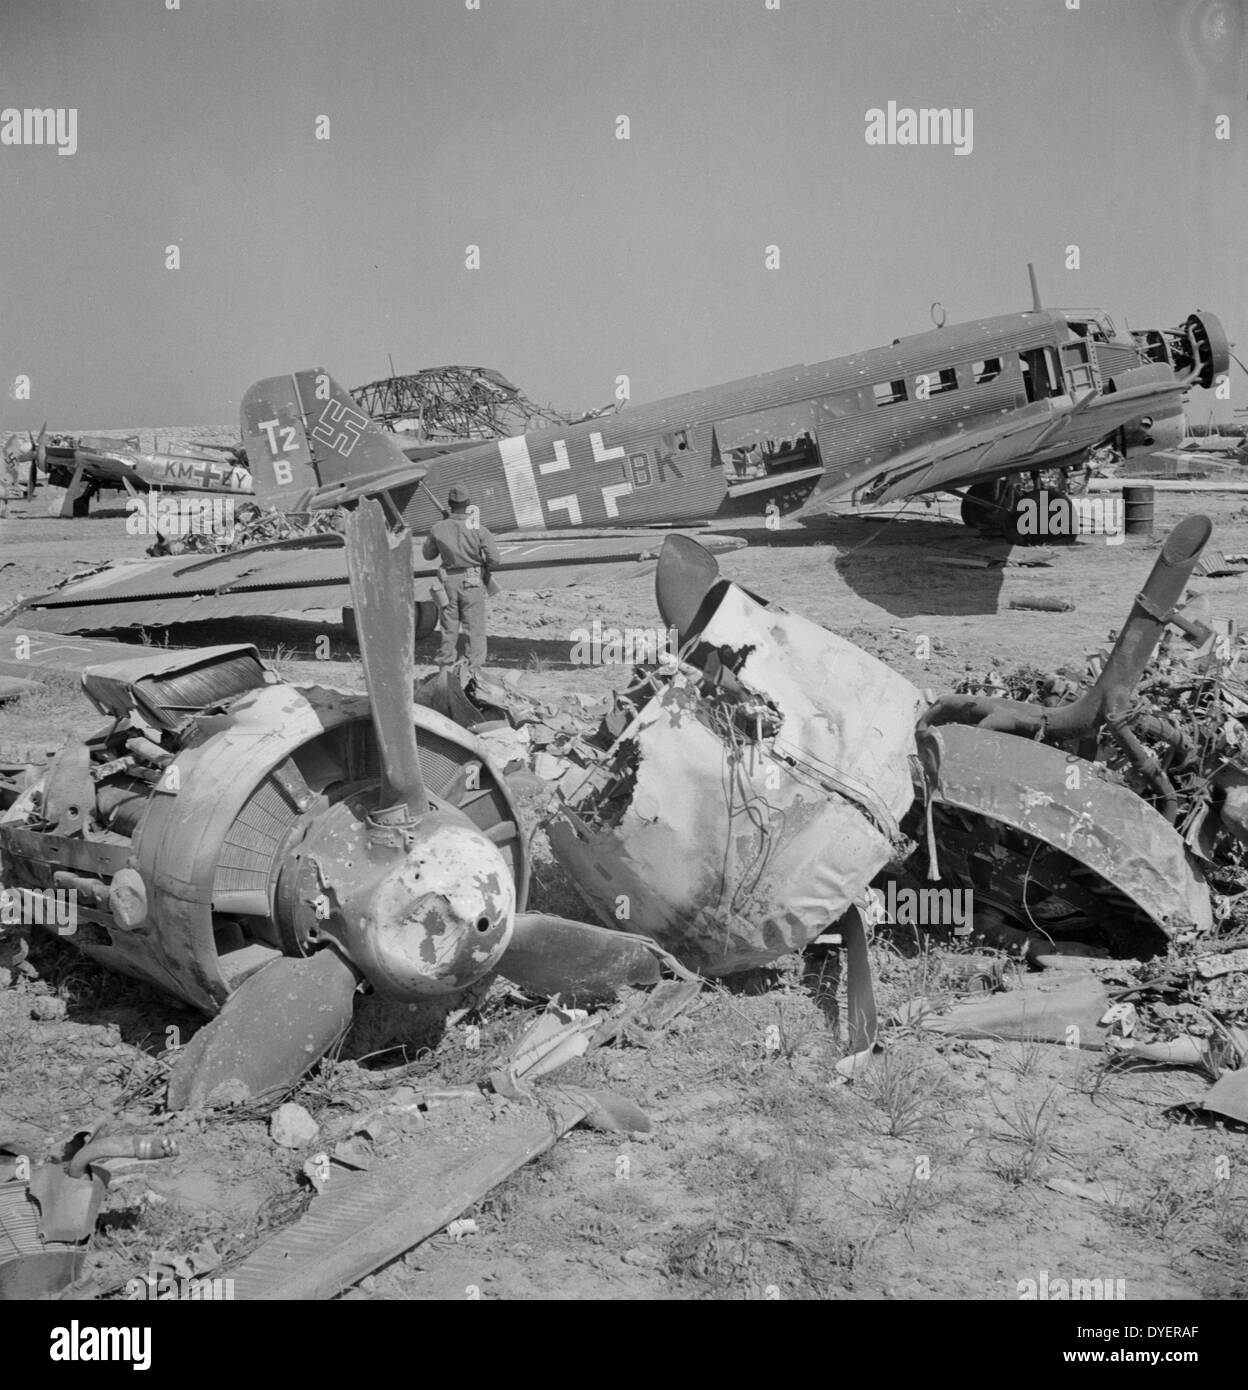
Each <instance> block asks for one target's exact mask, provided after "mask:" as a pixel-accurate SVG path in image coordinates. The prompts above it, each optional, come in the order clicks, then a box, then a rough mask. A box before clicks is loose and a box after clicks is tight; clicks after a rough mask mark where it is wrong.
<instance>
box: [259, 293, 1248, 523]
mask: <svg viewBox="0 0 1248 1390" xmlns="http://www.w3.org/2000/svg"><path fill="white" fill-rule="evenodd" d="M1032 288H1033V299H1034V307H1033V308H1032V309H1030V310H1027V311H1026V312H1023V313H1017V314H1005V315H1001V316H999V317H996V318H988V319H977V320H974V321H972V322H970V323H963V324H958V325H954V326H951V327H948V328H945V327H941V328H937V329H935V330H934V331H930V332H926V333H921V334H918V335H916V336H914V337H911V338H899V339H897V340H896V341H895V342H894V343H893V344H892V345H890V346H889V347H883V348H875V349H873V350H871V351H868V352H861V353H854V354H852V355H850V356H848V357H838V358H833V359H831V360H830V361H827V362H820V363H817V364H816V365H814V366H796V367H788V368H784V369H782V370H780V371H775V372H768V373H765V374H764V375H761V376H755V377H749V378H747V379H745V380H742V381H736V382H730V383H728V384H727V385H724V386H717V387H711V388H709V389H707V390H703V391H694V392H690V393H689V394H687V395H683V396H675V397H672V398H670V399H668V400H663V401H657V402H654V403H653V404H651V405H644V406H638V407H635V408H630V409H629V410H628V411H626V412H624V413H622V414H619V415H616V416H613V417H610V418H609V419H593V420H589V421H586V422H584V423H581V424H577V425H558V426H554V427H552V428H548V429H543V430H540V431H536V432H534V433H530V434H526V435H522V436H516V437H513V438H508V439H500V440H491V441H488V442H484V443H481V442H478V443H471V444H466V445H460V446H458V447H456V448H455V449H454V451H453V452H447V453H444V454H442V455H441V456H439V454H438V453H437V452H436V451H435V450H433V449H424V450H421V451H419V453H417V454H415V455H414V457H413V458H410V459H409V458H405V457H404V456H403V454H402V452H401V449H400V447H399V445H398V443H397V441H396V440H395V439H394V438H393V437H392V436H387V435H386V434H384V433H382V432H379V431H377V430H376V429H374V428H372V426H371V422H370V421H369V419H368V417H367V416H365V415H364V414H362V413H361V411H360V410H359V409H358V408H357V407H356V406H355V404H354V402H352V401H351V399H350V397H349V396H348V395H347V393H346V392H344V391H343V390H342V389H341V388H340V387H339V386H338V385H337V384H336V383H335V382H334V381H333V379H332V378H331V377H330V376H328V375H327V374H326V373H325V372H323V371H316V370H312V371H302V372H296V373H295V374H294V375H293V376H281V377H273V378H270V379H269V380H267V381H262V382H259V383H257V384H256V385H255V386H253V387H252V388H251V389H250V390H249V391H248V392H247V395H246V397H245V398H244V401H243V407H242V417H243V420H242V429H243V436H244V441H245V443H246V446H247V456H248V459H249V461H250V465H251V470H252V473H253V475H254V477H255V484H256V491H257V494H258V495H259V496H260V497H262V498H265V499H267V500H269V501H271V502H275V503H276V504H277V505H278V506H279V507H281V508H283V509H289V510H299V511H303V510H307V509H309V508H315V507H321V506H331V505H337V504H339V503H342V502H345V501H349V500H351V499H353V498H355V497H359V496H362V495H366V494H375V493H378V492H385V493H386V494H388V495H389V497H390V498H391V500H392V502H393V504H394V505H395V507H396V508H397V510H398V511H399V512H400V513H401V514H402V517H403V519H404V521H406V523H407V524H408V525H409V526H410V527H411V528H412V529H413V530H414V531H423V530H427V529H428V528H429V526H431V525H432V524H433V523H434V522H435V521H436V520H437V516H438V513H437V510H436V500H435V496H434V495H431V494H439V493H441V492H444V491H445V489H446V488H447V487H449V486H450V485H451V484H452V483H460V484H463V485H466V486H467V487H468V489H469V491H470V492H471V494H472V495H473V497H474V499H475V500H476V501H477V503H478V505H479V506H480V509H481V519H482V520H483V521H484V523H485V524H486V525H487V526H489V527H490V528H491V529H492V530H497V531H501V532H508V531H515V530H521V531H523V530H534V529H556V528H560V527H580V526H645V525H649V524H653V523H664V522H665V523H672V522H675V523H682V522H685V523H687V522H693V521H699V520H707V519H712V518H719V517H723V516H725V515H730V514H731V513H733V512H734V511H737V510H738V509H739V505H738V502H739V499H740V498H742V497H750V498H751V499H752V501H751V505H755V506H756V505H757V503H758V502H759V501H760V500H765V499H766V498H767V497H770V496H773V495H777V494H788V497H787V499H784V500H788V501H794V500H797V499H798V498H800V499H802V502H803V505H804V509H813V508H815V507H818V506H821V505H823V504H825V503H830V502H837V501H845V502H847V503H850V504H852V505H856V506H864V505H872V504H877V503H883V502H892V501H897V500H899V499H901V498H905V497H910V496H913V495H915V494H918V493H925V492H934V491H945V492H955V493H960V494H961V496H962V498H963V520H964V521H966V522H967V523H968V524H969V525H973V526H977V527H981V528H987V527H991V526H992V524H993V522H994V521H997V522H998V523H1002V522H1003V523H1004V524H1005V525H1007V526H1008V525H1009V521H1010V518H1011V516H1012V515H1015V514H1017V510H1018V505H1019V500H1020V488H1019V484H1018V481H1017V479H1018V478H1019V476H1020V475H1022V474H1025V473H1028V472H1035V471H1037V470H1039V469H1042V468H1043V469H1059V470H1064V469H1068V468H1070V467H1071V466H1073V465H1074V464H1076V463H1077V462H1079V461H1080V460H1081V459H1082V458H1083V457H1084V456H1085V454H1086V452H1087V450H1088V449H1090V448H1091V447H1093V446H1095V445H1097V444H1100V443H1101V442H1102V441H1105V440H1107V439H1110V438H1112V437H1113V436H1114V435H1115V434H1117V433H1118V432H1120V431H1124V430H1125V429H1126V428H1127V427H1128V426H1131V425H1134V424H1137V423H1138V422H1140V421H1141V420H1148V421H1149V422H1150V423H1151V422H1155V421H1160V420H1161V419H1162V417H1174V418H1177V417H1179V415H1180V411H1181V398H1182V395H1183V393H1184V392H1185V391H1186V390H1188V389H1189V388H1190V387H1192V386H1195V385H1200V386H1205V387H1208V386H1211V385H1213V382H1214V379H1215V377H1216V376H1217V375H1218V374H1219V373H1221V372H1224V371H1226V370H1227V368H1228V366H1229V345H1228V342H1227V337H1226V334H1225V332H1224V330H1223V328H1222V325H1221V323H1220V322H1219V321H1218V319H1217V318H1216V317H1214V315H1212V314H1208V313H1194V314H1191V315H1189V317H1188V318H1187V320H1186V321H1185V322H1184V323H1183V324H1182V325H1181V326H1179V327H1177V328H1167V329H1142V330H1136V331H1133V332H1130V333H1123V332H1120V331H1118V330H1117V329H1116V327H1115V325H1114V323H1113V321H1112V320H1111V319H1110V318H1109V316H1108V315H1107V314H1105V313H1104V312H1102V311H1101V310H1069V309H1067V310H1061V309H1056V310H1045V309H1043V308H1042V307H1041V306H1040V298H1039V293H1038V291H1037V290H1036V285H1035V276H1034V272H1033V273H1032ZM760 494H761V496H760Z"/></svg>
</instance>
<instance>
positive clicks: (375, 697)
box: [346, 498, 429, 816]
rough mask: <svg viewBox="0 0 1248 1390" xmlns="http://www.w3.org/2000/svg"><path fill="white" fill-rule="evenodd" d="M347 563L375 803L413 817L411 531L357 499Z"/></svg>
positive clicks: (416, 788)
mask: <svg viewBox="0 0 1248 1390" xmlns="http://www.w3.org/2000/svg"><path fill="white" fill-rule="evenodd" d="M346 549H347V567H348V570H349V572H350V576H351V601H352V603H353V604H354V606H355V622H356V628H357V631H358V633H359V643H360V657H361V659H362V660H363V663H364V680H365V683H366V685H367V686H368V695H369V700H370V701H371V703H372V707H373V723H374V725H375V726H376V729H377V741H378V743H379V744H380V747H381V765H382V769H383V772H384V775H385V782H386V791H387V792H388V793H389V795H388V796H387V797H385V798H383V805H384V806H386V807H390V806H392V805H394V804H396V803H398V802H405V803H406V804H407V806H408V808H409V809H410V811H411V813H412V814H413V815H414V816H420V815H424V813H425V812H426V811H428V809H429V798H428V796H427V795H426V793H425V783H424V778H423V777H422V776H421V772H420V752H419V749H418V747H417V743H416V731H415V728H414V726H413V723H412V686H413V685H414V683H415V680H416V657H415V654H414V652H413V650H412V649H413V646H414V644H415V641H416V584H415V581H414V579H413V577H412V533H411V532H410V531H409V530H408V529H407V528H406V527H404V528H403V530H402V531H401V532H399V533H398V534H397V535H396V534H395V533H393V532H391V531H390V529H389V528H388V527H387V525H386V518H385V512H384V511H383V509H382V505H381V503H380V502H376V501H373V500H372V499H371V498H365V499H364V500H363V501H362V502H361V503H360V505H359V506H358V507H357V508H356V510H355V511H354V512H353V513H352V514H351V515H350V516H349V517H348V518H347V529H346Z"/></svg>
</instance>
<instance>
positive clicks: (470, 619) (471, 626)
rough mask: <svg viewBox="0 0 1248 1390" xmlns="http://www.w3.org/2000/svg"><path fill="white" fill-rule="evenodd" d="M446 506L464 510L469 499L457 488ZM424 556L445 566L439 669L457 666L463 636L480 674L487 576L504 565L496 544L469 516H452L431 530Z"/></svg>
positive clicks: (471, 663)
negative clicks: (460, 641) (473, 523)
mask: <svg viewBox="0 0 1248 1390" xmlns="http://www.w3.org/2000/svg"><path fill="white" fill-rule="evenodd" d="M447 501H448V503H449V504H450V505H451V507H452V508H455V507H460V508H462V507H465V506H466V505H467V503H468V494H467V492H465V491H464V489H463V488H461V487H458V486H456V487H453V488H451V490H450V492H449V494H448V495H447ZM422 553H423V555H424V557H425V559H426V560H439V561H440V562H441V568H440V569H439V570H438V580H439V582H440V584H441V586H442V590H443V594H444V596H445V602H443V603H442V609H441V621H442V646H441V647H440V649H439V651H438V657H437V661H438V665H439V666H451V665H454V663H455V661H456V659H457V656H458V647H459V639H460V635H461V633H462V635H463V639H464V645H465V646H466V647H467V649H468V666H469V669H470V670H472V671H474V672H475V671H480V669H481V667H482V666H484V665H485V594H486V584H487V582H488V579H489V575H488V571H490V570H496V569H498V567H499V566H500V565H501V564H502V557H501V556H500V555H499V553H498V542H497V541H496V540H495V539H494V537H493V536H492V535H491V534H490V533H489V531H488V530H487V529H486V528H485V527H484V526H482V525H481V524H480V522H477V524H476V525H472V524H470V522H469V518H468V514H467V513H466V512H465V511H463V510H459V511H454V510H453V511H452V512H451V514H450V516H447V517H443V519H442V520H441V521H439V522H437V523H436V524H435V525H434V526H432V527H431V528H430V531H429V534H428V535H427V536H426V537H425V544H424V546H423V548H422ZM435 594H436V590H435ZM439 602H441V596H439Z"/></svg>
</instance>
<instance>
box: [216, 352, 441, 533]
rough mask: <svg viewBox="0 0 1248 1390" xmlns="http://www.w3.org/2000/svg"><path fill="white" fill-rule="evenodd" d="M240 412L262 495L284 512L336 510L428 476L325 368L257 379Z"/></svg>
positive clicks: (255, 482)
mask: <svg viewBox="0 0 1248 1390" xmlns="http://www.w3.org/2000/svg"><path fill="white" fill-rule="evenodd" d="M239 413H240V417H241V420H240V424H241V433H242V436H243V444H244V447H245V448H246V450H247V462H248V464H249V466H250V468H251V474H252V481H253V486H254V488H255V493H256V496H257V497H258V498H259V499H260V500H261V501H262V502H265V503H267V504H269V505H270V506H274V507H277V508H278V509H279V510H281V511H311V510H314V509H316V508H319V507H331V506H337V505H339V504H340V503H342V502H345V501H349V500H353V499H355V498H358V497H364V496H368V495H369V494H370V493H372V492H380V491H384V490H385V488H386V487H387V486H388V485H390V484H393V483H395V482H398V481H401V482H409V483H410V482H415V481H417V480H418V479H420V478H421V477H423V476H424V473H425V469H424V468H423V466H422V465H420V464H416V463H412V462H411V461H410V460H409V459H408V458H407V456H406V455H405V454H404V453H403V450H402V449H401V448H400V446H399V441H398V440H397V439H396V438H395V437H394V435H392V434H390V433H389V432H388V431H387V430H384V429H382V428H381V426H380V425H378V424H377V423H376V422H375V421H374V420H372V419H370V417H369V416H368V415H366V414H365V413H364V411H362V410H361V409H360V408H359V406H358V405H356V403H355V402H354V401H353V400H352V399H351V395H350V393H349V392H348V391H346V390H344V389H343V387H341V386H340V385H339V384H338V383H337V382H336V381H335V380H334V379H333V377H332V376H330V375H329V373H328V372H327V371H325V370H324V369H322V368H319V367H313V368H309V369H307V370H306V371H300V372H294V373H289V374H287V375H285V376H274V377H268V378H266V379H265V380H264V381H258V382H256V384H255V385H254V386H252V387H251V388H250V389H249V390H248V392H247V394H246V395H245V396H244V397H243V404H242V407H241V410H240V412H239ZM396 475H398V476H396Z"/></svg>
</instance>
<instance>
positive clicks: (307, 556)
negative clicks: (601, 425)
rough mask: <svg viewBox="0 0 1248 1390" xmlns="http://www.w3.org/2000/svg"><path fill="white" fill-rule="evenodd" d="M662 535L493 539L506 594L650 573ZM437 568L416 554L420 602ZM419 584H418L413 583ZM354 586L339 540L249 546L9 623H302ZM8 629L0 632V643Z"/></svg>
mask: <svg viewBox="0 0 1248 1390" xmlns="http://www.w3.org/2000/svg"><path fill="white" fill-rule="evenodd" d="M668 534H670V533H667V532H662V533H659V532H634V533H631V534H629V533H623V534H614V533H613V534H604V535H597V536H584V535H575V536H565V535H562V534H558V533H554V534H550V535H543V536H538V537H525V538H516V539H511V540H500V541H499V549H500V551H501V552H502V556H503V565H502V568H501V569H500V570H498V571H496V572H495V575H494V577H495V579H496V580H497V581H498V583H499V585H500V587H502V588H503V589H541V588H548V587H549V588H553V587H561V586H564V585H568V584H575V583H578V582H589V583H595V584H613V583H616V582H618V581H619V580H621V579H629V578H640V577H642V576H644V575H648V574H650V573H652V572H653V570H654V565H655V561H656V559H657V556H658V552H659V548H660V547H661V545H662V543H663V541H664V539H665V538H666V536H667V535H668ZM699 540H700V541H701V542H702V543H703V544H704V545H705V546H706V547H707V548H708V549H713V550H732V549H737V548H739V547H741V546H743V545H744V544H745V542H744V541H743V540H741V539H739V538H738V537H735V536H715V537H711V536H700V537H699ZM437 568H438V566H437V562H436V561H432V560H423V559H420V558H417V560H416V562H415V565H414V568H413V572H414V574H415V575H416V576H417V580H418V586H417V592H418V595H419V597H421V598H425V597H426V596H427V585H428V583H429V582H430V581H432V580H433V578H434V576H435V575H436V573H437ZM420 580H424V581H425V585H423V586H422V585H421V584H420V583H419V581H420ZM350 603H351V587H350V581H349V579H348V575H347V560H346V551H345V549H344V548H343V545H342V537H341V536H339V535H337V534H334V533H330V534H325V535H319V536H311V537H306V538H301V539H298V540H293V541H278V542H274V543H271V544H268V545H259V546H252V547H249V548H248V549H246V550H236V551H231V552H227V553H225V554H222V555H208V556H204V555H175V556H167V557H164V558H160V559H146V560H129V561H123V562H122V563H120V564H115V565H110V566H108V567H107V568H104V569H101V570H98V571H96V573H94V574H91V575H87V576H85V577H84V578H81V579H76V580H73V581H72V582H70V583H68V584H65V585H63V586H62V587H61V588H59V589H54V590H52V591H51V592H50V593H46V594H41V595H37V596H36V597H34V598H30V599H28V600H27V601H26V602H25V603H23V604H22V605H21V607H20V608H18V609H16V610H15V612H14V613H13V615H12V619H11V621H12V622H14V623H15V624H16V623H20V624H21V626H22V627H23V629H33V630H38V631H40V632H62V633H77V632H108V631H113V630H116V629H120V628H133V627H166V626H169V625H171V624H174V623H195V622H206V621H210V620H213V621H215V620H217V619H221V618H242V617H259V616H288V617H299V616H301V615H303V614H307V613H312V612H314V611H323V610H325V609H336V608H343V607H347V606H349V605H350ZM6 632H7V629H5V628H0V642H2V641H3V640H4V634H5V633H6Z"/></svg>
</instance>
